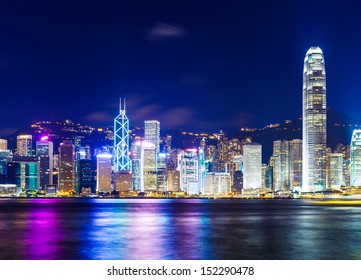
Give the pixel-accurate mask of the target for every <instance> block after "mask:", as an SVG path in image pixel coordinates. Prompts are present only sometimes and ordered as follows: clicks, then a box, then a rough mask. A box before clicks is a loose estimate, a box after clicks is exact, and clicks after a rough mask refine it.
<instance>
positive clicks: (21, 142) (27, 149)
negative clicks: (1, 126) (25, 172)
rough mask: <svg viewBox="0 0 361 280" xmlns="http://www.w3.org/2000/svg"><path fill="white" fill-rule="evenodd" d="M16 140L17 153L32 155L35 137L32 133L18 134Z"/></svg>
mask: <svg viewBox="0 0 361 280" xmlns="http://www.w3.org/2000/svg"><path fill="white" fill-rule="evenodd" d="M16 140H17V146H16V154H17V155H19V156H31V155H32V143H33V137H32V136H31V135H18V136H17V138H16Z"/></svg>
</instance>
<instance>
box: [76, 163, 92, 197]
mask: <svg viewBox="0 0 361 280" xmlns="http://www.w3.org/2000/svg"><path fill="white" fill-rule="evenodd" d="M95 165H96V163H95V161H94V160H91V159H79V160H77V161H76V165H75V166H76V168H75V170H76V184H75V191H76V193H77V194H81V193H96V181H95V169H96V167H95Z"/></svg>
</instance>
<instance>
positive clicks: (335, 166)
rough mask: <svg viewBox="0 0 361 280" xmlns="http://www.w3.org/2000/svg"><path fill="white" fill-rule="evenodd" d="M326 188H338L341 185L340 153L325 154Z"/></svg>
mask: <svg viewBox="0 0 361 280" xmlns="http://www.w3.org/2000/svg"><path fill="white" fill-rule="evenodd" d="M326 163H327V168H326V174H327V188H331V189H340V188H341V186H342V185H343V174H342V171H343V158H342V154H339V153H331V154H327V161H326Z"/></svg>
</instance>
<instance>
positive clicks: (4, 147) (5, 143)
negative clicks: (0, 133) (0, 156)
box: [0, 139, 8, 150]
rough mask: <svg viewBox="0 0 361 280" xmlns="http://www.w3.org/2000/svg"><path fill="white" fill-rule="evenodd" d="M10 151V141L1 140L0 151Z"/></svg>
mask: <svg viewBox="0 0 361 280" xmlns="http://www.w3.org/2000/svg"><path fill="white" fill-rule="evenodd" d="M7 149H8V140H6V139H0V150H7Z"/></svg>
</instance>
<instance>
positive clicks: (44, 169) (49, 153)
mask: <svg viewBox="0 0 361 280" xmlns="http://www.w3.org/2000/svg"><path fill="white" fill-rule="evenodd" d="M36 155H37V156H38V157H39V183H40V189H43V190H45V186H46V185H52V184H53V142H51V141H48V138H47V137H43V138H42V139H41V141H36Z"/></svg>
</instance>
